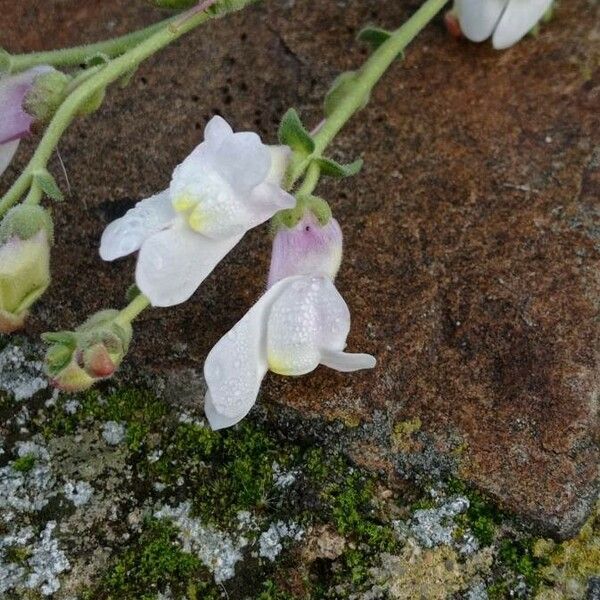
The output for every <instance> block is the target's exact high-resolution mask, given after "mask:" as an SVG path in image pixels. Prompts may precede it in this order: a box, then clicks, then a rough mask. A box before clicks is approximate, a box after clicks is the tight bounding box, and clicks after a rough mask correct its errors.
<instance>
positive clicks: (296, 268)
mask: <svg viewBox="0 0 600 600" xmlns="http://www.w3.org/2000/svg"><path fill="white" fill-rule="evenodd" d="M321 202H322V201H321ZM299 206H300V203H299ZM330 215H331V212H329V218H328V219H327V220H326V221H325V222H324V223H323V222H321V221H320V220H319V218H318V217H317V215H315V214H314V213H313V212H312V211H310V210H308V209H307V210H305V212H304V213H303V214H302V213H301V216H300V217H298V215H296V216H295V218H293V221H292V223H291V224H290V227H285V226H281V229H280V230H279V231H278V233H277V234H276V237H275V241H274V247H273V255H272V262H271V271H270V275H269V289H268V290H267V292H266V293H265V294H264V295H263V296H262V297H261V298H260V299H259V300H258V302H257V303H256V304H255V305H254V306H253V307H252V308H251V309H250V310H249V311H248V312H247V313H246V315H245V316H244V317H243V318H242V320H241V321H239V322H238V323H237V325H235V326H234V327H233V329H231V330H230V331H229V333H227V334H226V335H225V336H223V337H222V338H221V340H220V341H219V342H218V343H217V344H216V346H215V347H214V348H213V349H212V350H211V351H210V353H209V355H208V357H207V358H206V362H205V364H204V377H205V379H206V383H207V385H208V392H207V394H206V397H205V401H204V412H205V414H206V417H207V418H208V420H209V422H210V425H211V427H212V428H213V429H221V428H223V427H230V426H232V425H235V424H236V423H237V422H238V421H240V420H241V419H243V418H244V417H245V416H246V415H247V414H248V412H249V411H250V409H251V408H252V406H253V405H254V403H255V402H256V398H257V396H258V392H259V389H260V385H261V382H262V380H263V378H264V376H265V375H266V373H267V371H269V370H270V371H272V372H273V373H277V374H279V375H287V376H298V375H304V374H306V373H310V372H311V371H313V370H314V369H316V368H317V366H318V365H319V364H322V365H326V366H328V367H330V368H332V369H336V370H337V371H343V372H349V371H357V370H360V369H371V368H373V367H374V366H375V358H373V357H372V356H371V355H369V354H348V353H345V352H344V348H345V347H346V339H347V337H348V333H349V332H350V311H349V309H348V306H347V305H346V302H345V301H344V299H343V298H342V296H341V295H340V293H339V292H338V291H337V289H336V287H335V285H334V283H333V279H334V278H335V275H336V274H337V271H338V268H339V264H340V260H341V255H342V234H341V230H340V228H339V225H338V223H337V221H335V220H334V219H333V218H331V216H330ZM313 269H314V270H313Z"/></svg>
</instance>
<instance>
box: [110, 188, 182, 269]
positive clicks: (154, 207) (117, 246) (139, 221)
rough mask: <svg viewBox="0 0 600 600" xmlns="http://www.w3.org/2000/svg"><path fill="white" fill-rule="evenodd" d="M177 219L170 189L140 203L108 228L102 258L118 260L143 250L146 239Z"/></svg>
mask: <svg viewBox="0 0 600 600" xmlns="http://www.w3.org/2000/svg"><path fill="white" fill-rule="evenodd" d="M174 218H175V211H174V210H173V208H172V206H171V199H170V197H169V191H168V190H165V191H164V192H160V193H159V194H155V195H154V196H151V197H150V198H147V199H146V200H142V201H141V202H138V203H137V204H136V205H135V207H134V208H132V209H130V210H128V211H127V212H126V213H125V215H124V216H122V217H121V218H120V219H117V220H115V221H113V222H112V223H110V224H109V225H108V226H107V227H106V229H105V230H104V233H103V234H102V239H101V240H100V256H101V257H102V260H116V259H117V258H121V257H122V256H127V254H131V253H132V252H135V251H136V250H139V249H140V248H141V246H142V244H143V243H144V240H146V239H147V238H148V237H149V236H150V235H152V234H153V233H157V232H158V231H160V230H161V229H163V228H164V227H166V226H167V225H168V224H169V223H170V222H171V221H172V220H173V219H174Z"/></svg>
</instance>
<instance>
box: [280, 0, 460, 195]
mask: <svg viewBox="0 0 600 600" xmlns="http://www.w3.org/2000/svg"><path fill="white" fill-rule="evenodd" d="M447 2H448V0H426V2H424V3H423V5H422V6H421V8H419V10H417V12H416V13H415V14H414V15H413V16H412V17H411V18H410V19H409V20H408V21H407V22H406V23H404V25H402V27H400V28H399V29H397V30H396V31H394V32H393V33H392V34H391V36H390V37H389V38H388V39H387V40H386V41H385V42H384V43H383V44H381V46H379V48H377V50H375V52H373V54H371V56H370V58H369V59H368V60H367V62H365V64H364V65H363V67H362V68H361V70H360V74H359V76H358V78H357V80H356V83H355V84H354V86H353V87H352V88H351V89H350V91H349V92H348V94H347V95H346V96H345V97H344V98H343V100H342V101H341V102H339V103H338V105H337V107H336V109H335V110H334V111H333V113H331V115H329V117H328V118H327V120H326V121H325V122H324V123H323V125H322V127H321V128H320V129H319V131H318V133H317V134H316V135H315V136H314V138H313V139H314V141H315V150H314V152H313V153H312V154H311V155H310V156H308V157H306V158H305V159H304V160H303V161H301V162H299V163H298V164H295V165H293V167H292V171H291V173H290V175H289V181H290V182H291V184H292V185H293V184H294V183H295V182H297V181H298V179H300V177H302V175H303V173H304V172H305V171H306V169H307V168H308V167H309V165H311V163H312V162H313V160H314V159H315V158H320V157H321V156H323V152H324V151H325V149H326V148H327V146H328V145H329V144H330V143H331V141H332V140H333V139H334V138H335V136H336V135H337V134H338V133H339V131H340V130H341V129H342V127H343V126H344V125H345V124H346V123H347V122H348V121H349V120H350V119H351V118H352V116H353V115H354V114H355V113H356V112H357V111H358V110H359V109H360V108H361V107H362V105H363V102H364V99H365V98H366V97H368V95H369V94H370V93H371V90H372V89H373V88H374V87H375V85H376V84H377V82H378V81H379V80H380V79H381V78H382V77H383V75H384V74H385V72H386V71H387V69H388V68H389V67H390V65H391V64H392V63H393V62H394V60H396V58H397V56H398V55H399V54H400V53H401V52H402V51H403V50H404V49H405V48H406V47H407V46H408V45H409V44H410V42H412V41H413V39H414V38H415V37H416V36H417V35H418V34H419V32H420V31H421V30H423V29H424V28H425V27H426V26H427V25H428V24H429V22H430V21H431V20H432V19H433V18H434V17H435V16H436V15H437V14H438V13H439V12H440V10H442V8H443V7H444V6H445V5H446V4H447Z"/></svg>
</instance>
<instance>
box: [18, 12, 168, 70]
mask: <svg viewBox="0 0 600 600" xmlns="http://www.w3.org/2000/svg"><path fill="white" fill-rule="evenodd" d="M177 17H178V15H175V16H174V17H170V18H168V19H165V20H164V21H160V22H159V23H154V24H153V25H150V26H149V27H145V28H144V29H138V30H137V31H133V32H132V33H128V34H127V35H122V36H121V37H117V38H114V39H110V40H104V41H102V42H96V43H95V44H87V45H84V46H74V47H72V48H61V49H60V50H48V51H45V52H32V53H30V54H17V55H15V56H10V58H9V70H8V72H9V73H18V72H20V71H25V70H26V69H29V68H30V67H34V66H36V65H51V66H54V67H73V66H77V65H81V64H83V63H85V61H86V60H87V59H88V58H90V57H91V56H95V55H97V54H104V55H106V56H108V57H109V58H114V57H116V56H119V55H121V54H123V53H124V52H126V51H127V50H129V48H131V47H132V46H135V45H137V44H139V43H140V42H142V41H144V40H145V39H147V38H149V37H150V36H151V35H152V34H153V33H156V32H157V31H159V30H160V29H162V28H163V27H164V26H165V25H168V24H169V23H171V22H172V21H174V20H175V19H177Z"/></svg>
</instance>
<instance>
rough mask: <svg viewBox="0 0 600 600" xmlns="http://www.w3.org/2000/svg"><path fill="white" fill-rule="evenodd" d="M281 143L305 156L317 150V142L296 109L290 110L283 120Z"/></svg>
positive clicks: (280, 132) (280, 128)
mask: <svg viewBox="0 0 600 600" xmlns="http://www.w3.org/2000/svg"><path fill="white" fill-rule="evenodd" d="M279 141H280V142H281V143H282V144H285V145H286V146H289V147H290V148H291V149H292V150H293V151H294V152H298V153H300V154H304V155H309V154H312V153H313V151H314V149H315V142H314V141H313V139H312V137H311V136H310V133H308V131H307V130H306V128H305V127H304V125H303V124H302V121H301V120H300V116H299V115H298V112H297V111H296V109H294V108H290V109H289V110H288V111H287V112H286V113H285V115H283V119H281V124H280V125H279Z"/></svg>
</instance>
